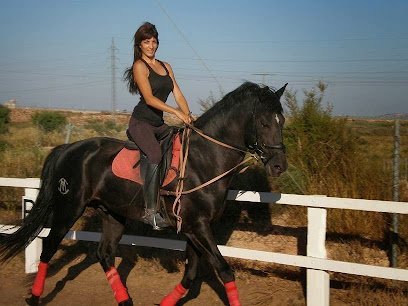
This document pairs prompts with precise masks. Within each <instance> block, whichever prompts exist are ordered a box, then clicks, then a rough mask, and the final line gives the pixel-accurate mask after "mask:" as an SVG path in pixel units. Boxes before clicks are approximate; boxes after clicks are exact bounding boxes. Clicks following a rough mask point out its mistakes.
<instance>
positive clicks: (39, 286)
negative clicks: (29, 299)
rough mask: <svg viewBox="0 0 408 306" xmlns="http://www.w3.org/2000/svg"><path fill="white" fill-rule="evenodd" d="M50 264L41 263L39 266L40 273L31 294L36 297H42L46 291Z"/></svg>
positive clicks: (36, 277)
mask: <svg viewBox="0 0 408 306" xmlns="http://www.w3.org/2000/svg"><path fill="white" fill-rule="evenodd" d="M47 270H48V263H45V262H40V263H39V264H38V272H37V275H36V276H35V279H34V284H33V287H32V288H31V294H32V295H35V296H41V294H42V293H43V291H44V283H45V277H46V276H47Z"/></svg>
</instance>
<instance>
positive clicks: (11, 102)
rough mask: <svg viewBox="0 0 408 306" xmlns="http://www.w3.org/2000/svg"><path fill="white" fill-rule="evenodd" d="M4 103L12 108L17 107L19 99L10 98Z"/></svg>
mask: <svg viewBox="0 0 408 306" xmlns="http://www.w3.org/2000/svg"><path fill="white" fill-rule="evenodd" d="M3 105H4V106H5V107H7V108H10V109H12V108H13V109H14V108H16V105H17V100H16V99H11V100H8V101H6V102H4V103H3Z"/></svg>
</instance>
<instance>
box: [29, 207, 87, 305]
mask: <svg viewBox="0 0 408 306" xmlns="http://www.w3.org/2000/svg"><path fill="white" fill-rule="evenodd" d="M84 210H85V207H84V206H82V205H79V206H78V208H77V209H72V210H71V211H63V212H62V211H60V210H58V208H57V207H56V208H55V209H54V210H53V217H52V221H51V229H50V233H49V234H48V236H47V237H45V238H44V239H43V247H42V252H41V256H40V262H39V264H38V272H37V274H36V276H35V279H34V283H33V286H32V288H31V297H30V298H27V299H26V302H27V304H28V305H38V303H39V299H40V296H41V295H42V294H43V292H44V286H45V278H46V277H47V272H48V267H49V262H50V260H51V258H52V257H53V256H54V255H55V253H56V252H57V249H58V246H59V245H60V243H61V241H62V239H64V237H65V235H66V234H67V233H68V231H69V229H70V228H71V227H72V226H73V225H74V223H75V222H76V221H77V220H78V219H79V217H81V215H82V214H83V212H84Z"/></svg>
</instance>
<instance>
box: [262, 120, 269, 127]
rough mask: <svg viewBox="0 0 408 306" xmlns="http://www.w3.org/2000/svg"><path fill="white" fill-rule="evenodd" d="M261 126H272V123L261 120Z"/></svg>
mask: <svg viewBox="0 0 408 306" xmlns="http://www.w3.org/2000/svg"><path fill="white" fill-rule="evenodd" d="M261 126H262V127H263V128H267V127H269V126H270V124H269V123H265V122H263V121H261Z"/></svg>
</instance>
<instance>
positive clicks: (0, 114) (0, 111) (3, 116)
mask: <svg viewBox="0 0 408 306" xmlns="http://www.w3.org/2000/svg"><path fill="white" fill-rule="evenodd" d="M9 116H10V110H9V109H8V108H7V107H5V106H3V105H0V134H3V133H6V132H7V131H8V129H7V123H9V122H10V117H9Z"/></svg>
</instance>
